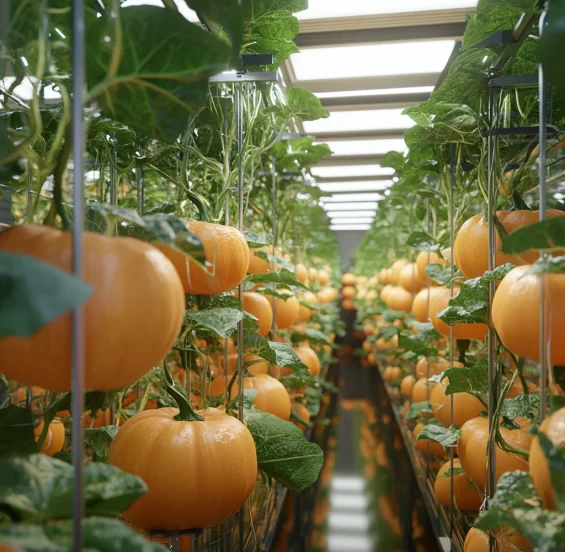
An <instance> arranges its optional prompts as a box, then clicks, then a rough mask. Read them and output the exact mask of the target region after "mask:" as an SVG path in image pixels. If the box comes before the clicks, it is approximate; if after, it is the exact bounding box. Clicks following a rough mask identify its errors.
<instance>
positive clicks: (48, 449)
mask: <svg viewBox="0 0 565 552" xmlns="http://www.w3.org/2000/svg"><path fill="white" fill-rule="evenodd" d="M44 426H45V423H44V421H41V422H40V423H39V425H38V426H37V427H36V428H35V429H34V431H33V432H34V435H35V440H36V441H38V440H39V437H40V435H41V432H42V431H43V427H44ZM64 444H65V426H64V425H63V422H61V420H57V419H54V420H51V423H50V424H49V428H48V429H47V436H46V437H45V440H44V441H43V445H41V452H42V453H43V454H45V455H47V456H53V455H54V454H55V453H57V452H60V451H61V450H63V445H64Z"/></svg>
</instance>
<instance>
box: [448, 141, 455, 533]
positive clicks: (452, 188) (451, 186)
mask: <svg viewBox="0 0 565 552" xmlns="http://www.w3.org/2000/svg"><path fill="white" fill-rule="evenodd" d="M454 203H455V145H454V144H450V145H449V247H450V255H449V269H450V275H451V288H450V292H451V298H453V276H454V274H455V269H454V265H453V248H454V242H455V222H454V220H453V219H454V216H455V208H454ZM454 347H455V342H454V339H453V326H450V327H449V367H450V368H453V357H454ZM449 401H450V406H451V414H450V420H449V424H450V425H451V426H452V425H453V423H454V420H453V412H454V404H453V394H452V395H451V396H450V397H449ZM449 462H450V466H449V471H450V476H449V489H450V491H449V494H450V497H451V498H450V504H449V517H450V524H449V537H450V539H451V541H453V523H454V518H455V504H454V498H455V497H454V489H455V488H454V480H453V477H454V474H453V469H454V462H453V446H450V447H449Z"/></svg>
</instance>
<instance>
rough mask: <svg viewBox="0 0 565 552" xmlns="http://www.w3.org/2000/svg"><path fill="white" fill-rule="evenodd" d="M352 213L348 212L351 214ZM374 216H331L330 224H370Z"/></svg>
mask: <svg viewBox="0 0 565 552" xmlns="http://www.w3.org/2000/svg"><path fill="white" fill-rule="evenodd" d="M351 214H352V213H349V215H350V216H351ZM373 220H374V217H351V218H332V225H344V224H371V223H372V222H373Z"/></svg>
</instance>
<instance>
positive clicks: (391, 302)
mask: <svg viewBox="0 0 565 552" xmlns="http://www.w3.org/2000/svg"><path fill="white" fill-rule="evenodd" d="M386 304H387V305H388V306H389V308H391V309H392V310H395V311H404V312H410V310H411V309H412V294H411V293H410V292H409V291H406V290H405V289H404V288H401V287H400V286H394V287H392V288H390V291H389V292H388V294H387V296H386Z"/></svg>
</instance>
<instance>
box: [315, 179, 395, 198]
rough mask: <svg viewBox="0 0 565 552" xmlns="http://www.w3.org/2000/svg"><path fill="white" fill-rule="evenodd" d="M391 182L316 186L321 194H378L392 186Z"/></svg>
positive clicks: (336, 183) (333, 183) (322, 184)
mask: <svg viewBox="0 0 565 552" xmlns="http://www.w3.org/2000/svg"><path fill="white" fill-rule="evenodd" d="M392 183H393V181H392V180H380V181H379V180H377V181H369V182H331V183H325V182H318V186H319V187H320V189H321V190H322V191H323V192H328V193H333V194H341V195H349V194H351V195H352V194H355V193H356V192H380V191H382V190H386V189H387V188H389V187H390V186H392ZM336 197H338V196H335V195H334V196H332V197H331V198H324V201H330V199H331V200H333V199H335V198H336Z"/></svg>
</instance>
